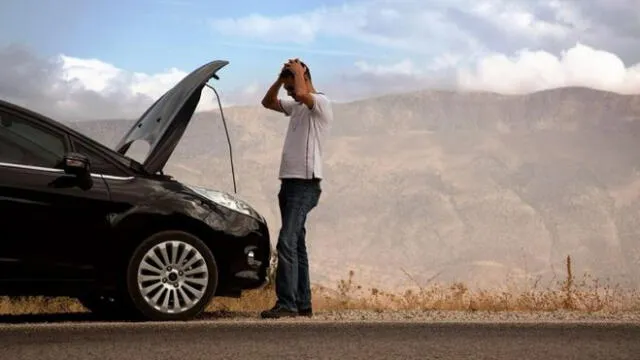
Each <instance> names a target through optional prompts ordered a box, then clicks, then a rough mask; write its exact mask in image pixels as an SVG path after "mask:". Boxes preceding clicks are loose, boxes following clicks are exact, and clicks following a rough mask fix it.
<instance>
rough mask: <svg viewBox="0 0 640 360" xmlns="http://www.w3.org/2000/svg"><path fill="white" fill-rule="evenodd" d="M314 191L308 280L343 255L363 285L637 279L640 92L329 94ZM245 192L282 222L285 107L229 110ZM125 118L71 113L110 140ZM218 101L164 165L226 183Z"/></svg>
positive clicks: (332, 273)
mask: <svg viewBox="0 0 640 360" xmlns="http://www.w3.org/2000/svg"><path fill="white" fill-rule="evenodd" d="M334 114H335V124H334V126H333V129H332V133H331V139H330V143H329V149H328V150H327V153H326V171H325V172H326V179H325V180H324V181H323V185H322V187H323V193H322V196H321V200H320V204H319V206H318V208H316V209H315V210H314V211H313V212H312V213H311V215H310V218H309V221H308V227H307V231H308V232H307V234H308V241H309V245H308V249H309V251H310V261H311V271H312V278H313V279H312V281H314V282H316V283H328V285H335V282H336V281H337V280H338V279H341V278H344V277H345V276H346V274H347V272H348V271H349V270H351V269H353V270H355V271H356V279H355V280H356V281H357V282H359V283H361V284H363V285H366V286H379V287H382V288H394V287H401V286H407V285H412V282H411V281H410V279H409V278H408V277H407V276H406V275H405V273H404V271H406V272H407V273H409V274H411V275H412V276H413V277H414V278H415V280H417V281H419V282H423V283H424V282H426V281H428V279H433V280H434V281H443V282H449V281H464V282H466V283H467V284H468V285H469V286H471V287H473V286H483V287H494V286H502V285H503V284H505V281H507V279H511V280H516V281H517V280H523V279H524V278H525V277H532V276H540V277H542V279H551V278H552V277H553V276H557V277H558V278H559V279H562V278H563V276H564V260H565V258H566V256H567V255H571V257H572V260H573V264H574V267H575V268H574V271H575V272H577V273H582V272H585V271H586V272H589V273H591V274H593V275H594V276H595V277H598V278H600V279H606V278H608V279H610V280H611V281H614V282H615V283H620V284H623V285H624V284H627V285H633V286H637V285H639V284H640V242H638V240H637V234H638V233H639V232H640V197H639V194H640V155H639V154H640V143H639V142H638V140H639V139H638V137H639V136H640V96H626V95H619V94H614V93H609V92H603V91H597V90H592V89H586V88H561V89H554V90H547V91H541V92H537V93H532V94H527V95H517V96H516V95H513V96H506V95H499V94H493V93H457V92H446V91H422V92H414V93H406V94H396V95H388V96H381V97H377V98H370V99H366V100H361V101H356V102H351V103H336V104H334ZM224 115H225V118H226V121H227V125H228V127H229V131H230V137H231V140H232V145H233V156H234V161H235V165H236V168H235V170H236V174H237V180H238V192H239V194H240V196H241V197H243V198H245V199H247V200H249V201H250V202H251V203H253V204H255V206H256V207H257V208H258V210H260V211H261V212H262V213H264V214H265V216H266V218H267V220H268V221H269V223H270V226H271V232H272V237H273V241H274V246H275V241H276V239H277V234H278V230H279V226H280V219H279V213H278V208H277V201H276V194H277V192H278V186H279V183H278V180H277V171H278V166H279V160H280V151H281V146H282V143H283V136H284V133H285V128H286V123H287V118H285V117H284V116H282V115H280V114H276V113H273V112H270V111H268V110H266V109H263V108H261V107H260V106H254V107H233V108H226V109H224ZM130 125H131V121H128V120H112V121H84V122H78V123H73V124H72V126H74V127H76V128H78V129H80V130H81V131H82V132H84V133H86V134H88V135H91V136H93V137H95V138H97V139H98V140H99V141H101V142H103V143H105V144H107V145H111V146H113V145H115V143H116V142H117V140H118V139H119V138H120V137H121V136H122V134H124V132H125V131H126V129H127V128H128V127H129V126H130ZM227 146H228V145H227V140H226V137H225V133H224V127H223V124H222V121H220V114H219V112H209V113H199V114H197V115H196V117H195V118H194V120H193V122H192V124H191V125H190V126H189V128H188V129H187V131H186V133H185V136H184V138H183V141H182V142H181V143H180V144H179V145H178V148H177V149H176V152H175V153H174V156H173V158H172V160H171V162H170V164H169V166H168V168H167V172H168V173H170V174H173V175H175V176H176V177H177V178H179V179H181V180H183V181H186V182H191V183H196V184H201V185H205V186H210V187H215V188H220V189H223V190H227V191H232V190H233V186H232V183H231V175H230V165H229V159H228V148H227Z"/></svg>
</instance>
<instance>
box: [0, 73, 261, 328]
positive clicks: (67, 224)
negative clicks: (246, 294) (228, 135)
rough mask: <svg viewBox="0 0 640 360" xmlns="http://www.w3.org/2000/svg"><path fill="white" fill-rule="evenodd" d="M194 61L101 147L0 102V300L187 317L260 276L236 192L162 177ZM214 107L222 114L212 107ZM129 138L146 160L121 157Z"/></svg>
mask: <svg viewBox="0 0 640 360" xmlns="http://www.w3.org/2000/svg"><path fill="white" fill-rule="evenodd" d="M227 64H228V62H227V61H213V62H210V63H208V64H205V65H203V66H201V67H200V68H198V69H196V70H195V71H193V72H192V73H191V74H189V75H187V76H186V77H185V78H184V79H182V80H181V81H180V82H179V83H178V84H177V85H176V86H175V87H173V88H172V89H170V90H169V91H168V92H166V93H165V94H164V95H163V96H162V97H160V98H159V99H158V100H157V101H156V102H155V103H154V104H153V105H152V106H151V107H150V108H149V109H148V110H147V111H146V112H145V113H144V114H143V115H142V116H141V117H140V119H139V120H138V121H137V122H136V123H135V124H134V126H133V127H132V128H131V130H129V132H128V133H127V134H125V135H124V137H123V139H122V140H121V141H120V143H119V144H118V145H117V146H116V149H115V150H113V149H110V148H108V147H106V146H104V145H102V144H101V143H99V142H98V141H96V140H93V139H91V138H89V137H87V136H85V135H83V134H82V133H80V132H77V131H74V130H73V129H71V128H70V127H67V126H64V125H63V124H60V123H58V122H56V121H54V120H52V119H50V118H48V117H45V116H43V115H41V114H38V113H36V112H34V111H30V110H28V109H25V108H23V107H20V106H17V105H15V104H11V103H8V102H5V101H0V119H1V124H0V295H5V296H51V297H54V296H55V297H57V296H69V297H75V298H77V299H79V300H80V301H81V303H82V304H83V305H85V307H87V308H89V309H90V310H91V311H92V312H96V313H101V314H102V315H118V316H121V315H126V316H132V317H138V318H142V319H149V320H186V319H191V318H193V317H195V316H196V315H198V314H199V313H201V312H202V311H203V310H204V308H205V307H206V305H207V304H208V303H209V302H210V300H211V299H212V298H213V297H214V296H228V297H237V296H239V295H240V294H241V292H242V291H243V290H246V289H255V288H259V287H261V286H263V285H264V284H265V283H266V282H267V271H268V267H269V263H270V261H269V260H270V256H271V245H270V240H269V230H268V227H267V223H266V221H265V219H264V218H263V217H262V216H261V215H260V214H259V213H258V212H256V211H255V210H254V209H253V208H252V207H251V206H250V205H248V204H247V203H245V202H243V201H242V200H240V199H239V198H237V197H236V196H234V195H231V194H228V193H225V192H221V191H216V190H211V189H205V188H202V187H197V186H190V185H187V184H183V183H181V182H179V181H177V180H175V179H174V178H172V177H171V176H169V175H166V174H164V173H163V171H162V169H163V167H164V166H165V164H166V162H167V160H168V158H169V157H170V155H171V154H172V152H173V150H174V149H175V147H176V145H177V143H178V141H179V140H180V138H181V137H182V135H183V133H184V131H185V129H186V127H187V125H188V123H189V121H190V120H191V117H192V115H193V113H194V111H195V108H196V106H197V104H198V102H199V100H200V96H201V92H202V90H203V88H204V86H209V85H208V84H207V82H208V81H209V80H210V79H211V78H216V79H218V76H217V75H216V72H217V71H218V70H220V69H221V68H222V67H224V66H225V65H227ZM221 110H222V109H221ZM137 140H144V141H147V142H148V143H149V152H148V154H147V156H146V158H144V160H139V161H135V160H133V159H132V158H130V157H128V156H127V151H128V149H129V147H130V146H131V144H132V143H133V142H134V141H137Z"/></svg>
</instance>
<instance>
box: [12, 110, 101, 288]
mask: <svg viewBox="0 0 640 360" xmlns="http://www.w3.org/2000/svg"><path fill="white" fill-rule="evenodd" d="M0 120H1V121H0V267H1V268H0V280H18V279H21V280H33V281H42V280H54V279H64V280H73V279H77V280H86V279H89V278H91V277H92V276H93V267H92V265H93V264H92V263H93V262H94V257H95V253H99V251H100V249H99V248H95V246H94V245H95V243H94V241H95V238H96V237H99V236H100V234H101V233H104V231H103V230H104V229H105V228H106V227H107V218H106V214H105V208H107V207H108V205H109V193H108V188H107V186H106V184H105V183H104V180H103V179H102V178H101V177H100V176H92V177H91V178H92V180H93V181H92V185H91V186H90V187H88V188H87V187H84V186H83V187H80V186H78V182H77V181H76V178H75V176H74V175H71V174H65V173H64V171H63V170H62V169H61V167H60V163H61V161H62V159H63V156H64V154H65V153H66V152H67V151H68V150H69V148H70V146H69V141H68V137H67V135H66V134H65V133H64V132H63V131H60V130H59V129H57V128H55V127H53V126H50V125H49V124H46V123H45V122H44V121H41V120H39V119H37V118H33V117H30V116H28V115H25V114H22V113H18V112H13V111H11V110H7V109H2V108H0Z"/></svg>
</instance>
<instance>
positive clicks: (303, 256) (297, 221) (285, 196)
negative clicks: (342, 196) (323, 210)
mask: <svg viewBox="0 0 640 360" xmlns="http://www.w3.org/2000/svg"><path fill="white" fill-rule="evenodd" d="M321 192H322V190H321V189H320V181H319V180H317V179H316V180H304V179H282V184H281V186H280V192H279V193H278V200H279V203H280V216H281V217H282V228H281V229H280V234H279V236H278V244H277V246H276V249H277V251H278V266H277V269H276V295H277V297H278V301H277V303H276V304H277V305H278V306H280V307H284V308H286V309H289V310H293V311H297V310H299V309H308V308H310V307H311V285H310V282H309V260H308V258H307V246H306V233H307V230H306V228H305V222H306V220H307V214H308V213H309V212H310V211H311V210H312V209H313V208H314V207H315V206H316V205H318V200H319V199H320V193H321Z"/></svg>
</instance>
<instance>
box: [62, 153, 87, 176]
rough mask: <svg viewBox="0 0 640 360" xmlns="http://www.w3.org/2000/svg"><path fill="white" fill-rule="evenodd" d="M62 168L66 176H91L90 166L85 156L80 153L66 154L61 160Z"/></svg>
mask: <svg viewBox="0 0 640 360" xmlns="http://www.w3.org/2000/svg"><path fill="white" fill-rule="evenodd" d="M62 168H63V169H64V172H65V173H67V174H72V175H75V176H78V177H87V176H89V177H90V176H91V164H90V161H89V158H88V157H87V156H86V155H83V154H80V153H73V152H70V153H67V154H65V155H64V157H63V158H62Z"/></svg>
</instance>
